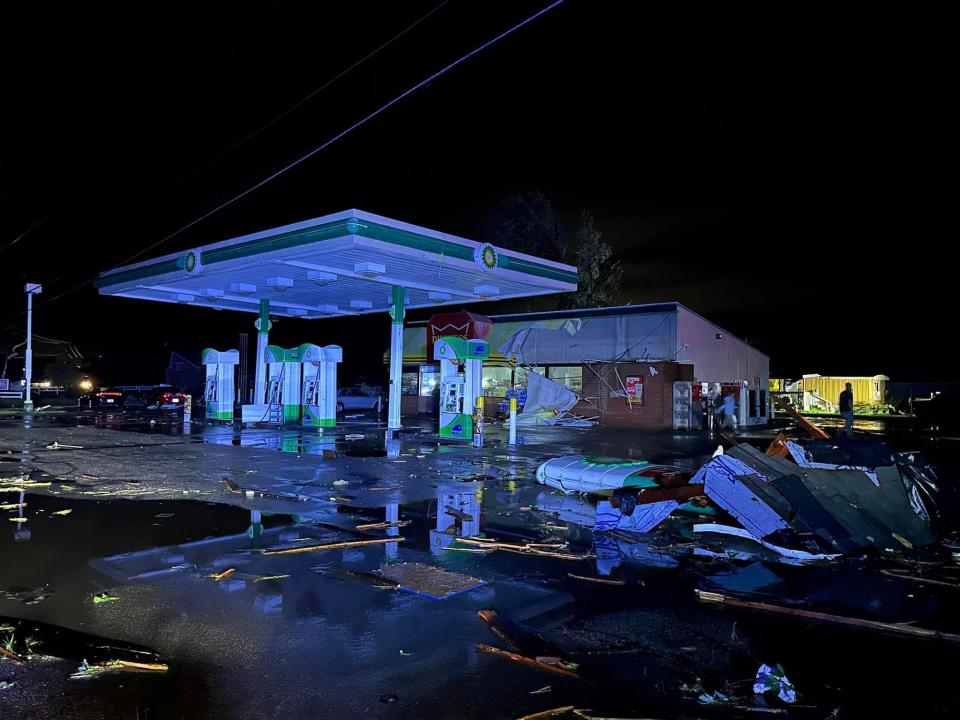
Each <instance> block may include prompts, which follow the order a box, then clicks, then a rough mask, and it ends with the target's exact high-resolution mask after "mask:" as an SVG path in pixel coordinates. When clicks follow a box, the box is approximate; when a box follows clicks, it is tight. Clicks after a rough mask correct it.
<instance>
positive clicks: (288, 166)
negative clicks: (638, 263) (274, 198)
mask: <svg viewBox="0 0 960 720" xmlns="http://www.w3.org/2000/svg"><path fill="white" fill-rule="evenodd" d="M563 2H564V0H555V1H554V2H552V3H551V4H549V5H547V6H546V7H544V8H542V9H541V10H538V11H537V12H535V13H534V14H533V15H530V16H529V17H527V18H526V19H524V20H521V21H520V22H519V23H517V24H516V25H513V26H512V27H510V28H508V29H506V30H504V31H503V32H501V33H500V34H499V35H496V36H494V37H493V38H491V39H490V40H487V41H486V42H485V43H483V44H482V45H479V46H477V47H476V48H474V49H473V50H471V51H470V52H468V53H467V54H466V55H462V56H461V57H460V58H458V59H457V60H454V61H453V62H452V63H450V64H449V65H446V66H444V67H443V68H441V69H440V70H438V71H437V72H435V73H433V74H432V75H430V76H428V77H427V78H426V79H424V80H421V81H420V82H418V83H417V84H416V85H413V86H412V87H410V88H408V89H407V90H405V91H404V92H402V93H400V94H399V95H397V96H396V97H394V98H393V99H392V100H390V101H389V102H387V103H385V104H383V105H381V106H380V107H379V108H377V109H376V110H374V111H373V112H371V113H369V114H367V115H366V116H364V117H363V118H361V119H360V120H358V121H357V122H355V123H353V124H352V125H350V126H349V127H347V128H346V129H344V130H341V131H340V132H338V133H337V134H336V135H334V136H333V137H331V138H330V139H328V140H326V141H325V142H323V143H321V144H320V145H317V146H316V147H314V148H313V149H312V150H309V151H308V152H306V153H304V154H303V155H301V156H300V157H298V158H296V159H295V160H293V161H291V162H289V163H287V164H286V165H284V166H283V167H282V168H280V169H279V170H277V171H276V172H274V173H271V174H270V175H268V176H267V177H265V178H263V179H262V180H260V181H258V182H256V183H254V184H253V185H251V186H250V187H248V188H247V189H246V190H243V191H242V192H240V193H238V194H236V195H234V196H233V197H231V198H230V199H228V200H225V201H224V202H222V203H220V204H219V205H217V206H216V207H214V208H213V209H211V210H209V211H207V212H205V213H204V214H202V215H200V216H199V217H198V218H196V219H195V220H191V221H190V222H189V223H187V224H186V225H184V226H182V227H181V228H179V229H178V230H175V231H174V232H172V233H170V234H169V235H166V236H164V237H162V238H160V239H159V240H157V241H156V242H155V243H152V244H150V245H148V246H147V247H145V248H143V249H142V250H140V251H138V252H137V253H135V254H133V255H131V256H130V257H129V258H127V259H126V260H123V261H121V262H120V263H119V264H120V265H123V264H126V263H128V262H130V261H131V260H134V259H136V258H138V257H140V256H141V255H143V254H144V253H145V252H148V251H150V250H153V249H154V248H156V247H158V246H160V245H162V244H163V243H165V242H168V241H169V240H172V239H173V238H175V237H177V236H178V235H180V234H181V233H183V232H186V231H187V230H189V229H190V228H192V227H194V226H195V225H198V224H200V223H201V222H203V221H204V220H206V219H207V218H210V217H212V216H213V215H215V214H217V213H218V212H220V211H221V210H224V209H225V208H228V207H230V206H231V205H233V204H234V203H235V202H237V201H238V200H242V199H243V198H245V197H246V196H247V195H249V194H250V193H252V192H254V191H256V190H259V189H260V188H262V187H263V186H264V185H266V184H268V183H269V182H271V181H273V180H275V179H276V178H278V177H280V176H281V175H283V174H284V173H286V172H288V171H290V170H292V169H293V168H295V167H297V166H298V165H300V164H301V163H303V162H305V161H306V160H309V159H310V158H311V157H313V156H314V155H316V154H317V153H319V152H320V151H322V150H325V149H326V148H328V147H330V146H331V145H333V144H334V143H335V142H337V141H338V140H340V139H342V138H344V137H346V136H347V135H349V134H350V133H351V132H353V131H354V130H356V129H357V128H360V127H362V126H363V125H366V124H367V123H368V122H370V121H371V120H373V119H374V118H375V117H377V116H379V115H381V114H382V113H384V112H385V111H387V110H389V109H390V108H391V107H393V106H394V105H396V104H397V103H399V102H400V101H401V100H403V99H405V98H407V97H409V96H410V95H413V94H414V93H416V92H417V91H418V90H421V89H422V88H424V87H426V86H427V85H429V84H430V83H432V82H433V81H435V80H437V79H439V78H440V77H442V76H443V75H446V74H447V73H448V72H450V71H451V70H453V69H454V68H456V67H457V66H459V65H461V64H463V63H464V62H466V61H467V60H469V59H470V58H472V57H474V56H475V55H477V54H479V53H481V52H483V51H484V50H486V49H487V48H489V47H491V46H493V45H495V44H496V43H498V42H499V41H500V40H502V39H503V38H505V37H507V36H508V35H512V34H513V33H514V32H516V31H517V30H520V29H521V28H523V27H525V26H526V25H529V24H530V23H532V22H533V21H534V20H536V19H538V18H539V17H541V16H542V15H545V14H546V13H548V12H550V11H551V10H553V9H554V8H556V7H558V6H560V5H562V4H563ZM97 277H98V275H94V276H93V277H92V278H90V279H89V280H85V281H84V282H82V283H79V284H77V285H75V286H73V287H71V288H68V289H67V290H64V291H63V292H61V293H58V294H57V295H54V296H52V297H50V298H47V299H46V300H44V301H43V302H39V303H35V304H34V306H33V307H34V309H35V310H36V309H37V308H40V307H43V306H45V305H49V304H50V303H53V302H56V301H57V300H59V299H60V298H62V297H64V296H66V295H69V294H71V293H73V292H75V291H77V290H79V289H80V288H82V287H84V286H86V285H89V284H90V283H91V282H93V281H94V280H96V279H97ZM25 312H26V311H21V312H19V313H14V314H13V315H9V316H7V317H6V318H3V319H4V320H9V319H11V318H15V317H19V316H20V315H23V314H25Z"/></svg>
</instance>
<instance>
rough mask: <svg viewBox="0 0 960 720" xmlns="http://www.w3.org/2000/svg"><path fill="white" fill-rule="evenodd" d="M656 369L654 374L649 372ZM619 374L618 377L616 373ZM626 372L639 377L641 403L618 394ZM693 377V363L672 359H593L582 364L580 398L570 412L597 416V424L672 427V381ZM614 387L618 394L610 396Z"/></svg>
mask: <svg viewBox="0 0 960 720" xmlns="http://www.w3.org/2000/svg"><path fill="white" fill-rule="evenodd" d="M650 368H653V369H654V370H656V374H653V373H651V372H650ZM618 374H619V376H620V377H619V379H618V378H617V375H618ZM628 376H641V377H643V404H642V405H639V404H637V403H633V407H631V406H630V403H628V402H627V400H626V398H625V397H623V396H622V393H623V387H621V383H622V382H625V381H626V378H627V377H628ZM676 380H693V365H686V364H680V363H675V362H654V363H617V365H616V369H614V365H613V364H612V363H597V364H590V365H584V366H583V399H581V400H580V402H578V403H577V404H576V405H575V406H574V408H573V412H574V413H576V414H578V415H584V416H586V417H598V420H599V422H600V424H601V425H609V426H613V427H636V428H642V429H645V430H663V429H668V428H671V427H673V383H674V381H676ZM615 391H620V393H621V396H620V397H617V396H614V397H611V395H613V394H614V392H615Z"/></svg>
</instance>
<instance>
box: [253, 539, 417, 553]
mask: <svg viewBox="0 0 960 720" xmlns="http://www.w3.org/2000/svg"><path fill="white" fill-rule="evenodd" d="M403 541H404V538H402V537H400V536H399V535H398V536H397V537H389V538H373V539H371V540H347V541H345V542H335V543H327V544H325V545H304V546H303V547H293V548H280V549H279V550H264V551H263V552H262V554H263V555H293V554H294V553H304V552H323V551H324V550H340V549H344V548H352V547H363V546H364V545H383V544H385V543H393V542H403Z"/></svg>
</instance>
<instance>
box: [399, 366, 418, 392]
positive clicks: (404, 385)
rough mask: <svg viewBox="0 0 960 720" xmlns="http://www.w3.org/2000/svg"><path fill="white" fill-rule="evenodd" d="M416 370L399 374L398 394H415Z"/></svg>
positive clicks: (416, 385)
mask: <svg viewBox="0 0 960 720" xmlns="http://www.w3.org/2000/svg"><path fill="white" fill-rule="evenodd" d="M417 374H418V373H417V371H416V370H412V371H405V372H404V373H403V374H402V375H401V376H400V394H401V395H416V394H417V388H418V383H417Z"/></svg>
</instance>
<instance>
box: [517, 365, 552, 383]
mask: <svg viewBox="0 0 960 720" xmlns="http://www.w3.org/2000/svg"><path fill="white" fill-rule="evenodd" d="M530 369H531V370H532V371H533V372H535V373H537V374H538V375H543V376H544V377H546V374H547V369H546V368H545V367H543V366H542V365H533V366H532V367H531V368H530ZM514 377H515V378H516V383H517V385H523V386H524V387H526V386H527V369H526V368H522V367H517V369H516V372H515V373H514Z"/></svg>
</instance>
